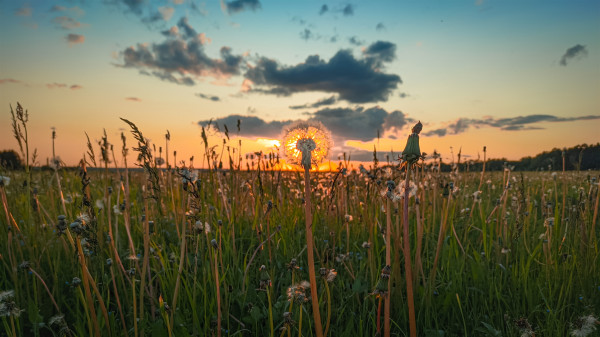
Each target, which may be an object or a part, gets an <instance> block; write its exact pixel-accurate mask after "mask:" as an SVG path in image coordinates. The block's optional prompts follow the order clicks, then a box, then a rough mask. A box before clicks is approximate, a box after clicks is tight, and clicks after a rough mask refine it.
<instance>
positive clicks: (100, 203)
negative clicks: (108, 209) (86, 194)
mask: <svg viewBox="0 0 600 337" xmlns="http://www.w3.org/2000/svg"><path fill="white" fill-rule="evenodd" d="M96 207H97V208H98V209H104V201H102V199H97V200H96Z"/></svg>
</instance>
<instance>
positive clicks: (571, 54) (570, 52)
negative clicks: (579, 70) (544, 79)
mask: <svg viewBox="0 0 600 337" xmlns="http://www.w3.org/2000/svg"><path fill="white" fill-rule="evenodd" d="M587 53H588V51H587V48H586V47H585V46H582V45H580V44H577V45H575V46H573V47H571V48H569V49H567V51H566V52H565V54H564V55H563V56H562V57H561V59H560V65H561V66H564V67H566V66H567V61H568V60H571V59H574V58H581V57H584V56H586V55H587Z"/></svg>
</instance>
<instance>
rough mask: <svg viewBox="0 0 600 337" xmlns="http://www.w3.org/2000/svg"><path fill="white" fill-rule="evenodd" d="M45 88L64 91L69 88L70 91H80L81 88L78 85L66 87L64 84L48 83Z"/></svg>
mask: <svg viewBox="0 0 600 337" xmlns="http://www.w3.org/2000/svg"><path fill="white" fill-rule="evenodd" d="M46 87H47V88H48V89H66V88H69V89H71V90H78V89H82V88H83V87H82V86H81V85H79V84H73V85H68V84H66V83H57V82H54V83H48V84H46Z"/></svg>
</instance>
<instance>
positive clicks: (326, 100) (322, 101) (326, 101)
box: [289, 96, 337, 110]
mask: <svg viewBox="0 0 600 337" xmlns="http://www.w3.org/2000/svg"><path fill="white" fill-rule="evenodd" d="M336 102H337V98H336V97H335V96H331V97H328V98H323V99H320V100H318V101H316V102H314V103H310V104H309V103H307V104H303V105H292V106H290V107H289V108H290V109H293V110H298V109H309V108H320V107H322V106H326V105H332V104H335V103H336Z"/></svg>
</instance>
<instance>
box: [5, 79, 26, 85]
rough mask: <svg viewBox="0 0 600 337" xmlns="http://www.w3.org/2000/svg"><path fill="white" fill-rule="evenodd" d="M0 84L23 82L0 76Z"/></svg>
mask: <svg viewBox="0 0 600 337" xmlns="http://www.w3.org/2000/svg"><path fill="white" fill-rule="evenodd" d="M0 84H24V83H23V82H22V81H19V80H15V79H14V78H0Z"/></svg>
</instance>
